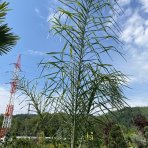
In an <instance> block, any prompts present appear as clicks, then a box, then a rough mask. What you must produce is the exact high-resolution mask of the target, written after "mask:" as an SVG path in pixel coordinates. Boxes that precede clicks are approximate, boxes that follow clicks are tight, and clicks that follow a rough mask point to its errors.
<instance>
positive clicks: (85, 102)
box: [42, 0, 126, 148]
mask: <svg viewBox="0 0 148 148" xmlns="http://www.w3.org/2000/svg"><path fill="white" fill-rule="evenodd" d="M59 1H60V2H61V4H62V5H63V7H64V8H63V7H60V8H58V10H57V13H56V14H55V15H54V17H53V19H52V20H50V22H52V27H51V30H50V31H53V33H54V35H59V36H61V37H62V38H63V39H64V43H65V45H64V47H63V49H61V51H60V52H54V51H53V52H50V53H48V55H49V56H51V58H50V59H51V60H50V61H47V62H43V63H42V64H43V65H44V68H45V69H46V68H47V70H48V68H49V69H50V71H49V73H48V74H46V75H45V77H46V78H48V79H49V80H51V81H53V82H54V86H55V87H54V91H55V92H54V93H55V94H54V95H55V96H57V98H58V100H57V102H56V103H57V104H58V105H59V108H58V109H59V110H60V111H62V112H64V113H66V114H67V116H66V118H64V123H66V124H67V127H68V128H69V130H68V131H69V133H67V136H68V137H69V135H70V139H71V148H74V147H76V144H78V145H81V142H80V140H79V139H83V137H84V133H86V131H87V130H88V129H89V128H90V125H92V124H93V123H91V122H89V117H90V116H91V115H93V114H100V113H105V112H106V111H108V112H111V111H112V108H116V109H121V108H123V106H124V103H125V102H124V98H125V96H124V93H123V91H122V89H123V87H124V86H125V85H126V76H125V75H124V74H123V73H121V72H120V71H117V70H116V69H115V68H114V67H113V66H112V65H110V64H109V63H105V62H104V61H103V59H102V57H103V56H106V55H109V54H110V53H112V52H117V53H119V54H120V55H122V54H121V51H120V49H121V48H118V49H117V48H116V46H118V47H121V45H122V43H121V42H120V41H119V40H118V38H119V37H118V35H117V34H118V31H119V28H118V26H117V25H116V22H114V19H113V18H112V16H111V15H110V14H111V13H112V12H115V11H114V10H115V9H114V6H115V5H116V6H117V3H116V1H112V2H111V1H108V0H103V1H100V0H87V1H83V0H79V1H77V0H59ZM65 7H66V8H67V9H65ZM108 12H111V13H108ZM111 26H114V27H113V28H112V27H111ZM59 92H61V93H59ZM96 122H97V121H96ZM68 137H67V138H68Z"/></svg>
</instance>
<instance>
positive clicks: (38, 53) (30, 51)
mask: <svg viewBox="0 0 148 148" xmlns="http://www.w3.org/2000/svg"><path fill="white" fill-rule="evenodd" d="M28 54H30V55H32V56H45V55H46V53H45V52H41V51H38V50H28Z"/></svg>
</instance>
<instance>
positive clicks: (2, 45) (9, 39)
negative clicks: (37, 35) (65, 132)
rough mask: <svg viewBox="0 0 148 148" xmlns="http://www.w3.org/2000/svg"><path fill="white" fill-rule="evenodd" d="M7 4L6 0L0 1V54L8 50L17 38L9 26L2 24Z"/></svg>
mask: <svg viewBox="0 0 148 148" xmlns="http://www.w3.org/2000/svg"><path fill="white" fill-rule="evenodd" d="M8 4H9V3H7V2H0V55H2V54H6V53H7V52H8V51H10V50H11V49H12V47H13V46H14V45H16V42H17V40H18V39H19V38H18V36H16V35H14V34H13V33H12V32H11V28H9V27H8V25H7V24H4V20H5V16H6V14H7V11H8Z"/></svg>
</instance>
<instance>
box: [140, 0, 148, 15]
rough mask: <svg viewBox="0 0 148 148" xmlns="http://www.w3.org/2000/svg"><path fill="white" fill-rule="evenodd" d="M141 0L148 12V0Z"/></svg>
mask: <svg viewBox="0 0 148 148" xmlns="http://www.w3.org/2000/svg"><path fill="white" fill-rule="evenodd" d="M139 2H140V3H141V4H142V10H144V11H145V12H146V13H148V0H139Z"/></svg>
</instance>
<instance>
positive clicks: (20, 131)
mask: <svg viewBox="0 0 148 148" xmlns="http://www.w3.org/2000/svg"><path fill="white" fill-rule="evenodd" d="M140 114H141V115H142V116H144V117H145V118H147V119H148V107H134V108H124V109H122V110H120V111H115V112H114V115H115V116H112V117H111V118H112V119H113V120H114V119H115V118H116V119H117V120H118V121H119V123H120V124H123V125H125V126H133V123H132V120H131V118H132V117H134V116H137V115H140ZM107 116H111V115H110V114H107ZM98 118H99V117H98ZM2 121H3V115H0V126H1V125H2ZM61 123H62V117H61V114H54V116H53V115H52V114H47V118H46V119H45V120H44V121H43V123H40V118H39V116H38V115H27V114H19V115H15V116H14V117H13V120H12V128H11V133H13V134H15V135H18V136H22V135H30V136H34V135H36V134H37V132H38V131H39V130H40V131H44V132H45V135H47V136H50V134H49V133H51V134H54V133H55V132H56V131H57V130H58V129H59V127H60V125H61Z"/></svg>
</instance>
